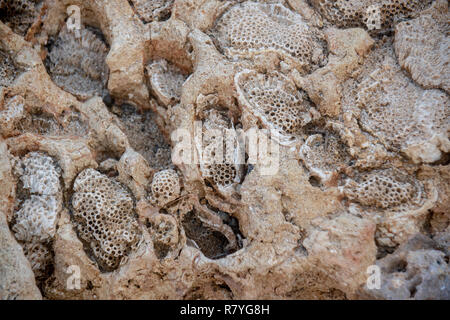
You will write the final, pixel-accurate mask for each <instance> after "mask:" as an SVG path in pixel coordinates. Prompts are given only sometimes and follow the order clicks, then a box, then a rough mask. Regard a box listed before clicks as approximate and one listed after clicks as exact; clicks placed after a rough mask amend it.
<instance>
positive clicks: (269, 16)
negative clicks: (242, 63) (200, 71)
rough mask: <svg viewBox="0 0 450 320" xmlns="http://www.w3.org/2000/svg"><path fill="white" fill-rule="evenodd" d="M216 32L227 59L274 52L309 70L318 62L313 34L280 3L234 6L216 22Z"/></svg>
mask: <svg viewBox="0 0 450 320" xmlns="http://www.w3.org/2000/svg"><path fill="white" fill-rule="evenodd" d="M242 17H246V18H245V19H243V18H242ZM216 30H217V31H216V32H217V40H218V42H219V44H220V47H221V48H222V50H224V52H225V54H226V55H227V56H229V57H234V56H244V57H251V56H252V55H256V54H258V53H263V52H268V51H274V52H277V53H279V54H281V55H282V56H284V57H285V58H286V59H288V60H289V61H291V62H293V63H294V65H298V66H299V67H300V68H302V69H305V70H309V69H310V68H311V65H312V64H314V63H315V64H317V63H318V62H319V60H320V58H319V59H318V55H317V52H320V54H319V55H322V52H321V51H322V47H321V44H320V42H319V40H318V37H317V34H316V32H315V31H314V30H312V28H311V27H310V26H308V24H307V23H306V22H305V21H304V19H303V18H302V16H300V15H299V14H296V13H294V12H292V11H290V10H288V9H287V8H286V7H284V6H283V5H280V4H261V3H256V2H252V1H247V2H244V3H242V4H236V5H235V6H233V7H232V8H231V9H229V10H228V11H227V12H226V13H225V14H224V15H223V16H222V17H221V18H220V19H219V20H218V21H217V22H216ZM322 59H323V57H322ZM314 60H315V61H314Z"/></svg>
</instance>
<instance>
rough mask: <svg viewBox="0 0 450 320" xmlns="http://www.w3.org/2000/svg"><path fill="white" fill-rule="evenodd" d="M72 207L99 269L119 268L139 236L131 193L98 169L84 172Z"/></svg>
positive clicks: (75, 192)
mask: <svg viewBox="0 0 450 320" xmlns="http://www.w3.org/2000/svg"><path fill="white" fill-rule="evenodd" d="M73 190H74V194H73V197H72V207H73V215H74V220H75V221H74V222H75V225H76V227H77V230H78V234H79V236H80V238H81V239H82V240H84V241H85V242H86V244H87V245H88V246H89V247H90V249H91V250H92V253H93V255H94V257H95V258H96V261H97V263H98V264H99V266H100V268H102V269H103V270H105V271H112V270H114V269H116V268H117V267H118V266H119V265H120V263H121V262H122V261H123V259H124V258H125V257H126V256H127V254H128V253H129V252H130V251H131V250H132V249H133V248H135V246H136V245H137V243H138V241H139V238H140V231H139V225H138V223H137V221H136V218H135V212H134V201H133V198H132V196H131V194H130V193H129V192H128V191H127V190H125V189H124V188H123V187H122V186H121V185H120V184H119V183H118V182H116V181H114V180H112V179H109V178H108V177H107V176H105V175H103V174H101V173H99V172H97V171H95V170H94V169H86V170H84V171H82V172H81V173H80V174H79V175H78V176H77V178H76V179H75V183H74V187H73Z"/></svg>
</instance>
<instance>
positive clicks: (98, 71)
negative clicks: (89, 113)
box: [45, 26, 108, 100]
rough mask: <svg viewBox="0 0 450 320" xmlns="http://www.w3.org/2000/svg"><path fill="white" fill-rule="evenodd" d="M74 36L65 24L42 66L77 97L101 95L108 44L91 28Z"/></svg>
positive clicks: (104, 82)
mask: <svg viewBox="0 0 450 320" xmlns="http://www.w3.org/2000/svg"><path fill="white" fill-rule="evenodd" d="M79 32H80V34H79V35H77V33H76V32H75V31H70V30H68V28H67V27H66V26H64V27H63V28H62V29H61V31H60V32H59V34H58V37H57V38H56V39H55V40H54V42H53V43H52V44H51V45H50V48H49V53H48V56H47V59H46V60H45V65H46V67H47V69H48V71H49V74H50V76H51V77H52V80H53V81H54V82H55V83H56V84H57V85H58V86H60V87H61V88H63V89H64V90H66V91H68V92H70V93H72V94H74V95H76V96H77V97H79V98H80V99H83V100H85V99H87V98H90V97H92V96H94V95H98V96H103V94H105V92H106V91H105V90H106V84H107V81H108V66H107V65H106V63H105V59H106V55H107V54H108V47H107V45H106V44H105V43H104V42H103V41H102V39H101V38H100V37H99V35H98V34H97V33H96V32H95V31H94V29H93V28H91V27H83V28H82V29H81V30H79Z"/></svg>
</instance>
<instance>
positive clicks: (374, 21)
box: [311, 0, 432, 30]
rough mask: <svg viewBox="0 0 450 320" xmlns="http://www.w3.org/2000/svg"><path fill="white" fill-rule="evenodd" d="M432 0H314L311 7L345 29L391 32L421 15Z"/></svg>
mask: <svg viewBox="0 0 450 320" xmlns="http://www.w3.org/2000/svg"><path fill="white" fill-rule="evenodd" d="M431 3H432V0H425V1H423V0H369V1H346V0H331V1H329V0H312V1H311V4H312V5H313V6H314V7H315V8H316V9H317V10H319V12H320V13H321V14H322V15H323V16H324V17H326V18H327V19H328V20H329V21H331V22H332V23H333V24H335V25H336V26H338V27H341V28H351V27H366V28H369V29H381V30H389V29H390V28H391V27H392V24H393V23H395V22H397V21H401V20H402V19H405V18H411V17H414V16H415V15H417V14H418V13H419V12H420V11H421V10H423V9H425V8H426V7H427V6H429V5H430V4H431Z"/></svg>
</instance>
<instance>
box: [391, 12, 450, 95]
mask: <svg viewBox="0 0 450 320" xmlns="http://www.w3.org/2000/svg"><path fill="white" fill-rule="evenodd" d="M448 32H449V28H448V8H447V10H445V12H442V13H441V12H439V13H435V14H426V15H422V16H420V17H419V18H416V19H414V20H411V21H408V22H402V23H400V24H398V25H397V28H396V31H395V43H394V46H395V52H396V53H397V56H398V61H399V63H400V65H401V66H402V67H403V68H404V69H406V70H408V72H409V73H410V74H411V76H412V78H413V79H414V80H415V81H416V82H417V83H419V84H420V85H421V86H423V87H424V88H427V89H431V88H436V89H438V88H440V89H443V90H445V91H446V92H447V93H450V57H449V54H448V52H449V51H450V38H449V36H448Z"/></svg>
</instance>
